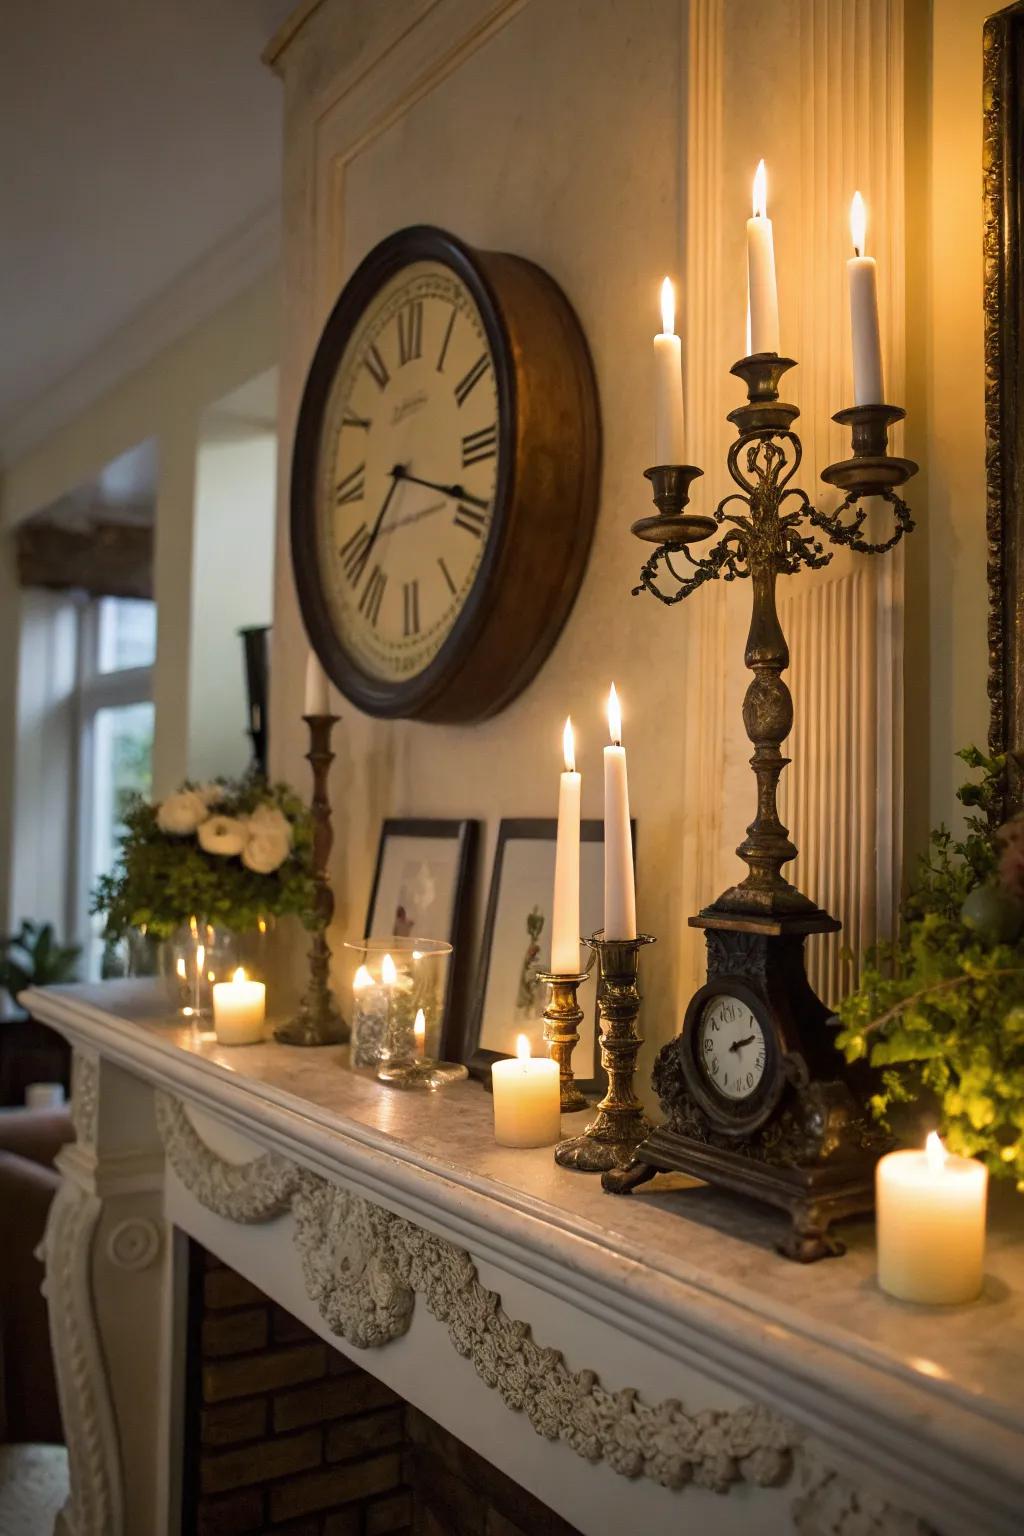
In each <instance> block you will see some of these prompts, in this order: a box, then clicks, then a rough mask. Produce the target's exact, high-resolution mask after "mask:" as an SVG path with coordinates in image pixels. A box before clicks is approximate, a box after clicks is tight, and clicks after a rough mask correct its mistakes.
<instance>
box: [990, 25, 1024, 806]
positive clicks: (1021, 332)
mask: <svg viewBox="0 0 1024 1536" xmlns="http://www.w3.org/2000/svg"><path fill="white" fill-rule="evenodd" d="M983 73H984V92H983V102H984V107H983V125H982V128H983V164H984V199H985V202H984V210H985V212H984V233H983V250H984V318H985V437H986V456H985V457H986V479H987V517H986V523H987V535H988V600H989V608H988V645H989V673H988V694H989V750H990V751H991V752H992V753H994V754H1003V753H1005V754H1006V756H1007V759H1008V762H1007V768H1008V773H1007V804H1006V805H1005V806H1004V807H1003V808H1002V813H1003V814H1004V815H1008V814H1011V813H1013V812H1016V811H1019V810H1020V809H1021V808H1022V807H1024V496H1022V487H1024V355H1022V343H1024V4H1022V3H1018V4H1016V5H1011V6H1008V7H1006V9H1005V10H1002V11H999V12H997V14H996V15H994V16H990V17H989V19H988V20H987V22H986V23H985V30H984V37H983Z"/></svg>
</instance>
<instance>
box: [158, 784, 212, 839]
mask: <svg viewBox="0 0 1024 1536" xmlns="http://www.w3.org/2000/svg"><path fill="white" fill-rule="evenodd" d="M208 815H209V810H208V808H207V804H206V801H205V799H204V798H203V796H202V794H200V792H199V790H197V789H179V791H178V793H177V794H176V795H168V796H167V799H166V800H164V801H163V802H162V804H160V805H158V806H157V811H156V824H157V826H158V827H159V828H160V831H161V832H169V833H170V834H171V835H172V836H173V837H188V835H189V833H191V832H194V831H195V830H196V828H197V827H198V826H199V824H200V822H203V821H205V820H206V818H207V816H208Z"/></svg>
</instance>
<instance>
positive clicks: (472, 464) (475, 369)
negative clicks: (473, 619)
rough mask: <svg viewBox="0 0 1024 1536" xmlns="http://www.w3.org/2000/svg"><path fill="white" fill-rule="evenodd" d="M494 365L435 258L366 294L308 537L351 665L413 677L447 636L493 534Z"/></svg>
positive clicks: (458, 282)
mask: <svg viewBox="0 0 1024 1536" xmlns="http://www.w3.org/2000/svg"><path fill="white" fill-rule="evenodd" d="M501 443H502V433H501V430H500V412H499V395H498V383H497V375H496V366H495V358H494V357H493V355H492V352H491V348H490V346H489V343H488V339H487V333H486V330H485V327H484V322H483V319H482V317H481V314H480V311H479V308H478V306H477V304H476V302H475V301H474V299H473V297H472V295H471V294H470V292H469V289H468V287H467V286H466V284H465V283H464V282H463V281H462V279H461V278H460V277H459V276H458V275H457V274H456V273H455V272H454V271H453V270H452V269H451V268H449V267H447V266H445V265H442V264H441V263H440V262H437V261H430V260H420V261H414V262H411V263H410V264H408V265H406V266H404V267H401V268H400V269H399V270H398V271H397V272H395V273H394V274H393V275H392V276H391V277H390V278H389V279H388V280H387V281H385V282H384V283H383V284H382V286H381V287H380V288H379V289H378V290H377V292H376V293H375V295H374V296H373V298H372V300H371V301H370V303H369V304H368V305H367V307H366V309H365V311H364V313H363V315H362V317H361V320H360V323H359V324H358V325H357V326H356V327H355V329H354V330H353V332H352V334H351V336H350V338H349V340H348V342H347V345H346V346H345V349H344V351H343V353H342V355H341V358H340V361H339V364H338V367H337V370H336V373H335V375H334V379H333V382H332V385H331V388H330V391H329V393H328V397H327V401H326V408H325V411H324V416H323V426H322V436H321V444H320V454H319V466H318V484H317V487H316V522H317V529H316V536H317V542H318V546H319V548H318V561H319V567H320V571H321V580H322V585H323V592H324V598H325V601H326V606H327V610H328V615H329V619H330V622H331V626H332V628H333V630H334V632H335V633H336V634H337V636H338V638H339V640H340V641H341V644H342V645H343V647H344V649H345V651H346V653H347V654H348V656H349V657H350V658H351V660H352V661H353V662H354V663H355V664H356V666H358V667H359V668H360V670H361V671H363V672H364V673H365V674H366V675H367V676H368V677H370V678H373V679H376V680H378V681H380V682H381V683H384V684H389V683H401V682H405V681H407V680H409V679H411V678H415V677H416V676H418V675H419V674H420V673H422V672H424V670H425V669H426V668H427V667H428V666H429V665H430V664H431V662H432V661H433V660H434V658H435V657H436V656H437V654H438V652H439V650H440V649H441V647H442V646H443V645H444V642H445V640H446V639H447V638H448V636H449V635H450V634H451V632H452V629H453V628H454V626H455V624H456V622H457V620H458V618H459V616H460V614H461V613H462V611H463V609H464V607H465V604H466V602H467V599H468V598H469V595H470V593H471V592H472V590H473V587H474V583H475V582H476V580H477V579H478V576H479V573H480V569H481V563H482V561H483V558H484V554H485V551H486V549H487V545H488V541H489V540H490V538H491V536H492V533H493V531H494V525H495V520H494V503H495V495H496V490H497V486H498V475H499V469H500V467H501V460H500V456H501V451H502V449H501Z"/></svg>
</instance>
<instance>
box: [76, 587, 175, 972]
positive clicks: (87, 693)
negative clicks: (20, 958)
mask: <svg viewBox="0 0 1024 1536" xmlns="http://www.w3.org/2000/svg"><path fill="white" fill-rule="evenodd" d="M155 654H156V605H155V603H150V602H145V601H142V600H138V599H134V598H117V597H103V598H99V599H96V600H95V601H93V602H90V603H87V604H85V605H84V606H83V608H82V609H81V611H80V615H79V634H78V690H77V694H78V732H77V744H76V757H77V762H76V765H75V766H76V769H77V781H78V795H77V803H78V836H77V853H78V858H77V878H76V880H75V887H76V891H75V906H76V912H75V919H76V920H75V923H74V927H75V931H76V933H77V935H78V937H79V939H80V940H81V941H83V942H84V944H85V963H84V966H83V971H84V974H85V975H86V976H87V977H88V978H89V979H90V980H95V979H96V978H97V977H98V976H99V975H100V970H101V964H102V958H103V947H104V946H103V937H102V924H101V922H100V920H99V919H97V918H93V917H90V915H89V902H90V897H91V893H92V891H93V888H94V887H95V885H96V881H97V880H98V879H99V877H100V875H105V874H108V873H109V872H110V870H111V869H112V868H113V866H114V863H115V860H116V858H117V851H118V843H119V840H120V837H121V834H122V832H123V830H124V811H125V807H126V805H127V803H128V801H129V799H130V797H131V796H132V795H133V794H142V795H148V794H149V793H150V791H151V789H152V783H153V703H152V693H153V685H152V665H153V660H154V657H155Z"/></svg>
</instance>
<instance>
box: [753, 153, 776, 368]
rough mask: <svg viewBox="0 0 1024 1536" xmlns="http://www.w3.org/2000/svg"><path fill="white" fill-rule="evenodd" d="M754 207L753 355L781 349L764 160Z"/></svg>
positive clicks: (759, 169)
mask: <svg viewBox="0 0 1024 1536" xmlns="http://www.w3.org/2000/svg"><path fill="white" fill-rule="evenodd" d="M753 206H754V211H753V215H752V217H751V218H749V219H748V220H747V301H748V305H749V319H750V325H749V340H748V343H747V345H748V347H749V349H750V355H751V356H753V355H754V354H755V353H758V352H776V353H777V352H778V350H779V294H778V289H777V287H776V282H775V237H774V235H773V233H772V221H771V219H770V218H769V217H768V178H767V176H766V174H765V169H764V161H763V160H759V161H758V162H757V170H756V172H755V173H754V195H753Z"/></svg>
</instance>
